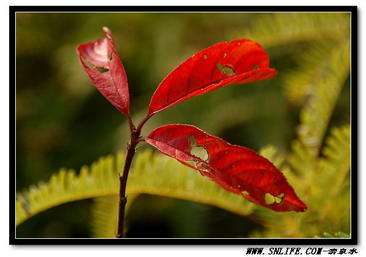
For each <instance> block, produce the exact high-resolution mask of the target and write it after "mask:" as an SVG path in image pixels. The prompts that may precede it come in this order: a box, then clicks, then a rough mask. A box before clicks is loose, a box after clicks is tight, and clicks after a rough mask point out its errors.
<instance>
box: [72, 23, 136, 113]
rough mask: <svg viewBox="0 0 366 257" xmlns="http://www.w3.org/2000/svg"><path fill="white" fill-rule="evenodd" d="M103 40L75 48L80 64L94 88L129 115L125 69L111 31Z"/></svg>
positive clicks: (106, 29)
mask: <svg viewBox="0 0 366 257" xmlns="http://www.w3.org/2000/svg"><path fill="white" fill-rule="evenodd" d="M103 31H104V32H105V38H103V39H100V40H97V41H95V42H92V43H86V44H82V45H79V46H78V47H77V53H78V55H79V57H80V62H81V64H82V66H83V67H84V70H85V71H86V73H87V74H88V76H89V78H90V79H91V81H92V82H93V84H94V85H95V87H96V88H97V89H98V90H99V92H101V93H102V95H103V96H104V97H105V98H107V99H108V101H109V102H110V103H111V104H113V105H114V106H115V107H116V108H117V109H118V110H119V111H121V112H122V113H124V114H126V115H129V103H130V96H129V93H128V82H127V76H126V72H125V69H124V67H123V65H122V62H121V60H120V58H119V56H118V53H117V51H116V49H115V45H114V41H113V38H112V33H111V31H110V30H109V29H108V28H107V27H104V28H103Z"/></svg>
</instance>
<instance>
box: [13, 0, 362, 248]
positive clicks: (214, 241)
mask: <svg viewBox="0 0 366 257" xmlns="http://www.w3.org/2000/svg"><path fill="white" fill-rule="evenodd" d="M357 11H358V8H357V6H9V67H10V68H9V82H10V83H9V97H10V99H9V134H10V135H9V136H10V137H9V139H10V140H9V178H10V181H9V244H10V245H357V244H358V243H359V240H358V233H359V231H358V73H357V72H358V58H357V54H358V26H357V25H358V18H357ZM17 12H40V13H42V12H44V13H47V12H70V13H72V12H350V13H351V65H352V66H351V67H352V70H351V95H352V97H351V100H352V101H351V114H352V116H351V135H352V136H351V148H352V156H351V167H352V171H353V172H352V190H351V206H352V209H351V231H352V233H351V238H349V239H348V238H340V239H332V238H314V239H311V238H304V239H298V238H294V239H292V238H291V239H280V238H273V239H270V238H263V239H253V238H249V239H246V238H243V239H239V238H238V239H236V238H234V239H233V238H228V239H224V238H202V239H201V238H199V239H198V238H197V239H193V238H187V239H186V238H161V239H159V238H142V239H134V238H125V239H113V238H111V239H92V238H90V239H87V238H81V239H78V238H65V239H61V238H40V239H38V238H29V239H28V238H16V235H15V227H16V226H15V195H14V191H15V172H16V170H15V163H16V159H15V158H16V149H15V140H16V135H15V131H16V126H15V118H16V117H15V115H16V114H15V97H16V95H15V92H16V84H15V75H16V74H15V58H16V52H15V43H16V42H15V14H16V13H17Z"/></svg>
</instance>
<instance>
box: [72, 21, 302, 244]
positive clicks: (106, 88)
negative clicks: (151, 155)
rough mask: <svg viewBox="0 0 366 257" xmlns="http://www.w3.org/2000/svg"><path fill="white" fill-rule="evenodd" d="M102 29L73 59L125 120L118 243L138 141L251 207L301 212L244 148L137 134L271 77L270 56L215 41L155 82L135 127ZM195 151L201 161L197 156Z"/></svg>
mask: <svg viewBox="0 0 366 257" xmlns="http://www.w3.org/2000/svg"><path fill="white" fill-rule="evenodd" d="M103 30H104V32H105V37H104V38H103V39H100V40H97V41H95V42H92V43H86V44H82V45H79V46H78V47H77V53H78V55H79V57H80V62H81V64H82V66H83V68H84V70H85V71H86V73H87V74H88V76H89V78H90V79H91V81H92V82H93V84H94V85H95V87H96V88H97V89H98V90H99V91H100V92H101V93H102V94H103V96H104V97H105V98H106V99H107V100H108V101H109V102H111V104H112V105H114V106H115V107H116V108H117V109H118V110H119V111H120V112H121V113H123V114H124V115H126V116H127V118H128V121H129V126H130V132H131V133H130V141H129V143H128V144H127V154H126V160H125V163H124V167H123V170H122V171H121V173H120V176H119V179H120V192H119V199H120V200H119V215H118V228H117V235H116V237H123V226H124V215H125V206H126V202H127V199H126V195H125V192H126V184H127V177H128V172H129V169H130V166H131V162H132V159H133V156H134V154H135V149H136V146H137V144H139V143H140V142H142V141H146V142H147V143H148V144H150V145H152V146H154V147H155V148H157V149H158V150H159V151H160V152H162V153H163V154H166V155H167V156H170V157H172V158H174V159H176V160H178V161H180V162H181V163H183V164H184V165H187V166H189V167H191V168H193V169H196V170H198V171H199V172H200V173H201V174H202V175H203V176H206V177H208V178H209V179H211V180H212V181H214V182H216V183H217V184H218V185H220V186H221V187H223V188H224V189H225V190H228V191H230V192H233V193H235V194H239V195H242V196H243V197H245V198H246V199H248V200H249V201H251V202H253V203H256V204H258V205H261V206H264V207H266V208H269V209H272V210H275V211H305V210H306V208H307V206H306V205H305V203H303V202H302V201H301V200H300V199H299V198H298V197H297V195H296V194H295V191H294V189H293V188H292V187H291V186H290V185H289V184H288V182H287V180H286V178H285V177H284V175H283V174H282V173H281V172H280V171H279V170H278V169H277V168H276V167H275V166H274V165H273V164H272V163H271V162H270V161H269V160H267V159H266V158H264V157H262V156H260V155H258V154H257V153H256V152H255V151H253V150H251V149H249V148H246V147H243V146H236V145H231V144H229V143H227V142H226V141H224V140H223V139H221V138H218V137H214V136H211V135H209V134H207V133H205V132H204V131H202V130H200V129H199V128H196V127H194V126H191V125H182V124H170V125H165V126H162V127H159V128H157V129H155V130H154V131H152V132H151V133H150V134H149V135H148V136H147V137H146V138H143V137H142V136H141V129H142V127H143V126H144V124H145V123H146V122H147V121H148V120H149V119H150V118H151V117H152V116H153V115H154V114H156V113H157V112H160V111H162V110H164V109H167V108H169V107H171V106H173V105H175V104H177V103H179V102H182V101H184V100H186V99H189V98H191V97H193V96H197V95H202V94H205V93H208V92H210V91H213V90H215V89H218V88H220V87H224V86H229V85H234V84H245V83H249V82H253V81H259V80H265V79H271V78H273V77H275V76H276V74H277V72H276V70H274V69H272V68H270V67H269V57H268V55H267V53H266V52H265V51H264V49H263V48H262V47H261V46H260V45H259V44H258V43H256V42H253V41H251V40H247V39H239V40H233V41H231V42H221V43H218V44H215V45H213V46H211V47H209V48H207V49H205V50H203V51H200V52H198V53H196V54H194V55H193V56H192V57H190V58H188V59H187V60H186V61H184V62H183V63H182V64H181V65H179V66H178V67H177V68H176V69H175V70H173V71H172V72H171V73H170V74H169V75H168V76H167V77H166V78H165V79H164V80H163V81H162V82H161V83H160V85H159V86H158V88H157V89H156V91H155V93H154V95H153V96H152V99H151V101H150V105H149V109H148V112H147V114H146V116H145V118H144V119H143V120H142V121H141V122H140V123H139V124H138V125H137V126H135V125H134V123H133V122H132V119H131V116H130V113H129V103H130V100H129V92H128V82H127V76H126V73H125V70H124V67H123V65H122V62H121V60H120V58H119V55H118V53H117V51H116V48H115V43H114V41H113V38H112V33H111V31H110V30H109V29H108V28H106V27H104V28H103ZM197 148H201V154H198V153H196V152H195V150H196V149H197ZM202 151H203V154H204V156H201V155H202ZM268 196H270V197H269V198H268ZM268 199H270V200H268Z"/></svg>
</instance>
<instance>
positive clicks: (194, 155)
mask: <svg viewBox="0 0 366 257" xmlns="http://www.w3.org/2000/svg"><path fill="white" fill-rule="evenodd" d="M146 142H147V143H149V144H150V145H152V146H154V147H156V148H157V149H158V150H159V151H161V152H162V153H164V154H166V155H168V156H170V157H172V158H174V159H176V160H178V161H180V162H181V163H183V164H185V165H187V166H189V167H191V168H194V169H196V170H199V171H200V173H201V174H202V175H203V176H206V177H208V178H210V179H211V180H213V181H214V182H216V183H217V184H219V185H220V186H221V187H223V188H224V189H225V190H228V191H230V192H233V193H235V194H239V195H242V196H243V197H245V198H247V199H248V200H249V201H251V202H253V203H256V204H258V205H261V206H264V207H266V208H269V209H272V210H274V211H297V212H303V211H305V210H306V209H307V206H306V204H305V203H303V202H302V201H301V200H300V199H299V198H298V197H297V195H296V193H295V191H294V189H293V188H292V187H291V185H290V184H289V183H288V182H287V180H286V178H285V176H284V175H283V174H282V173H281V172H280V171H279V170H278V169H277V168H276V167H275V166H274V165H273V164H272V163H271V162H270V161H268V160H267V159H266V158H264V157H262V156H260V155H258V154H257V153H256V152H255V151H253V150H251V149H249V148H246V147H242V146H237V145H231V144H229V143H227V142H226V141H224V140H223V139H221V138H218V137H214V136H212V135H209V134H207V133H205V132H204V131H202V130H200V129H198V128H196V127H194V126H191V125H181V124H170V125H166V126H162V127H160V128H157V129H155V130H154V131H152V132H151V133H150V135H149V136H148V137H147V138H146Z"/></svg>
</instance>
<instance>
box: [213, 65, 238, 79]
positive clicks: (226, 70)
mask: <svg viewBox="0 0 366 257" xmlns="http://www.w3.org/2000/svg"><path fill="white" fill-rule="evenodd" d="M217 68H218V69H219V70H220V72H221V73H224V74H225V75H227V76H234V75H235V71H234V69H233V68H231V67H229V66H222V64H221V63H218V64H217Z"/></svg>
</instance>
